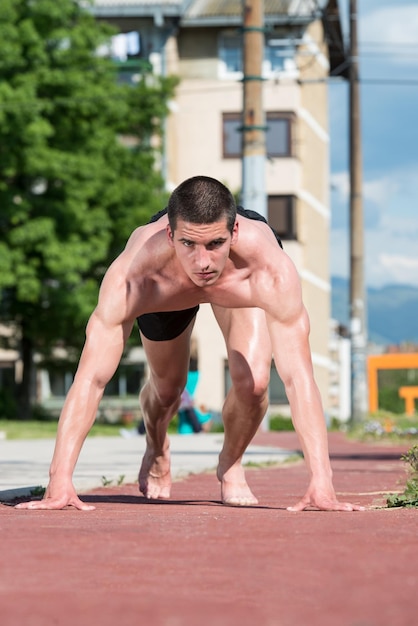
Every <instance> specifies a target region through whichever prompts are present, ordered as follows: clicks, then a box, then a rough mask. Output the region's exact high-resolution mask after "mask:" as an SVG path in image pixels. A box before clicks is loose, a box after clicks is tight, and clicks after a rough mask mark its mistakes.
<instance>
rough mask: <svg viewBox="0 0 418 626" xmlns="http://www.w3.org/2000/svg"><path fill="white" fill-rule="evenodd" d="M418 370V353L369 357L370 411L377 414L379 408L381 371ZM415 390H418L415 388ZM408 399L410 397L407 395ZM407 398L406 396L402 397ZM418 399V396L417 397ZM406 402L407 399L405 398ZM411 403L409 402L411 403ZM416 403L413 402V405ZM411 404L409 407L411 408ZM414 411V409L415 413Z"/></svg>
mask: <svg viewBox="0 0 418 626" xmlns="http://www.w3.org/2000/svg"><path fill="white" fill-rule="evenodd" d="M407 369H418V352H411V353H407V354H405V353H404V354H399V353H397V354H378V355H373V356H369V357H368V359H367V370H368V382H369V411H370V413H375V412H376V411H377V409H378V408H379V407H378V384H377V373H378V371H379V370H407ZM401 389H414V387H401ZM415 389H418V388H416V387H415ZM407 395H408V397H409V396H410V394H409V393H407ZM401 397H405V396H401ZM415 397H417V396H415ZM405 401H406V398H405ZM410 402H411V401H409V403H410ZM413 402H414V401H413V400H412V403H413ZM410 406H411V405H410V404H409V405H407V407H406V408H407V411H408V408H410ZM413 410H414V409H412V411H413Z"/></svg>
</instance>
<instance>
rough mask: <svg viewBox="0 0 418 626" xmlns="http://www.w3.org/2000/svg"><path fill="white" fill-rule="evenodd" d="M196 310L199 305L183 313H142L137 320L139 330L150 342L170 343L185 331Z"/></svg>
mask: <svg viewBox="0 0 418 626" xmlns="http://www.w3.org/2000/svg"><path fill="white" fill-rule="evenodd" d="M198 310H199V305H197V306H194V307H193V308H191V309H184V310H183V311H160V312H159V313H144V315H140V316H139V317H138V318H137V321H138V326H139V330H140V331H141V333H142V334H143V335H144V336H145V337H146V338H147V339H150V340H151V341H170V339H175V338H176V337H178V336H179V335H181V333H182V332H183V331H184V330H186V328H187V326H188V325H189V324H190V322H191V321H192V319H193V318H194V317H195V316H196V314H197V312H198Z"/></svg>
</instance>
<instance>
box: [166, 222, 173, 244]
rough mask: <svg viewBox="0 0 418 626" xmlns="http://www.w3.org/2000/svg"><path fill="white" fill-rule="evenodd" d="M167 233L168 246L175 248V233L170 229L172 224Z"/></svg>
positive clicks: (167, 227) (167, 228)
mask: <svg viewBox="0 0 418 626" xmlns="http://www.w3.org/2000/svg"><path fill="white" fill-rule="evenodd" d="M166 233H167V240H168V245H169V246H171V247H172V248H174V241H173V238H174V233H173V231H172V230H171V228H170V224H167V226H166Z"/></svg>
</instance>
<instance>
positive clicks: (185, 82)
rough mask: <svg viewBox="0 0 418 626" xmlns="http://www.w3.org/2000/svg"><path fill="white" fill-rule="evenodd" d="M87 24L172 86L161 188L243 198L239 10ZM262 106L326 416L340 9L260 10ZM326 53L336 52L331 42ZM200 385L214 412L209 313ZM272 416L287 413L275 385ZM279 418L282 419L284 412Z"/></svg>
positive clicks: (198, 1)
mask: <svg viewBox="0 0 418 626" xmlns="http://www.w3.org/2000/svg"><path fill="white" fill-rule="evenodd" d="M93 11H94V14H95V16H96V17H97V19H103V20H106V21H109V22H111V23H113V24H115V25H117V26H118V27H119V29H120V31H121V33H123V34H124V35H125V36H123V35H122V36H118V38H116V40H115V42H114V43H115V45H114V50H113V55H114V56H115V57H116V58H118V60H119V61H122V62H123V63H126V67H127V68H129V67H131V66H132V68H133V69H132V70H131V72H132V78H133V79H134V78H135V77H134V74H135V60H140V59H142V60H148V61H150V62H151V64H152V65H153V69H154V71H155V72H160V73H163V74H175V75H177V76H179V77H180V84H179V86H178V88H177V92H176V97H175V100H174V101H173V102H172V103H171V105H170V111H171V114H170V116H169V118H168V119H167V123H166V133H165V139H164V142H165V145H164V157H163V162H162V165H161V167H162V169H163V173H164V176H165V179H166V182H167V188H168V189H170V190H171V189H173V188H174V187H175V186H176V185H178V184H179V183H180V182H181V181H182V180H184V179H185V178H188V177H190V176H194V175H196V174H205V175H209V176H213V177H215V178H218V179H220V180H221V181H222V182H224V183H225V184H226V185H227V186H228V187H229V188H230V189H231V190H232V191H233V192H234V193H236V194H239V192H240V189H241V178H242V161H241V133H240V131H239V127H240V125H241V112H242V107H243V83H242V76H243V73H242V31H241V27H242V2H240V1H239V0H228V1H222V0H189V1H183V2H181V1H175V0H171V1H168V2H156V1H154V0H149V1H148V2H147V1H143V2H139V1H136V0H95V5H94V9H93ZM264 16H265V50H264V62H263V78H264V82H263V107H264V111H265V115H266V124H267V131H266V147H267V159H266V164H265V186H266V193H267V196H268V202H267V205H268V218H269V221H270V223H271V225H272V226H274V227H275V228H276V229H277V230H278V231H279V232H280V234H281V236H282V239H283V243H284V248H285V250H286V252H287V253H288V254H289V255H290V256H291V258H292V259H293V260H294V262H295V264H296V266H297V269H298V271H299V273H300V276H301V280H302V285H303V293H304V301H305V305H306V307H307V309H308V312H309V314H310V318H311V325H312V331H311V348H312V354H313V362H314V367H315V374H316V379H317V382H318V384H319V387H320V390H321V393H322V397H323V400H324V405H325V409H326V410H328V408H329V390H330V369H331V361H330V355H329V319H330V280H329V227H330V206H329V187H330V181H329V135H328V102H327V83H326V79H327V76H328V75H329V74H330V72H331V71H332V69H333V68H335V67H337V66H338V65H340V64H341V63H342V62H343V58H342V55H341V53H339V52H338V50H341V49H342V47H341V31H340V23H339V15H338V5H337V2H336V0H331V1H329V2H327V1H322V2H321V1H317V2H313V1H311V0H297V1H296V0H277V1H274V0H266V1H265V3H264ZM330 41H331V42H332V46H330V45H329V42H330ZM195 336H196V339H197V342H198V346H199V368H200V371H201V379H200V382H199V385H198V389H197V399H198V401H199V402H201V403H203V404H205V405H206V406H208V407H210V408H212V409H215V410H219V409H220V408H221V406H222V403H223V400H224V398H225V395H226V392H227V388H228V367H227V361H226V352H225V346H224V342H223V339H222V337H221V334H220V331H219V329H218V327H217V325H216V322H215V320H214V318H213V315H212V312H211V309H210V307H209V306H203V307H201V311H200V313H199V315H198V319H197V322H196V326H195ZM270 391H271V393H270V397H271V404H272V410H277V405H283V404H286V399H285V398H284V397H283V389H282V386H281V384H280V381H279V380H278V378H277V375H276V374H275V373H273V375H272V385H271V390H270ZM280 409H281V410H282V411H283V410H286V409H285V408H284V407H283V406H281V407H280Z"/></svg>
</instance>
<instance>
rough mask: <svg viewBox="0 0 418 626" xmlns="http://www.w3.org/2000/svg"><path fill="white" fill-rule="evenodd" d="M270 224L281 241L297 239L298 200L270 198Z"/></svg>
mask: <svg viewBox="0 0 418 626" xmlns="http://www.w3.org/2000/svg"><path fill="white" fill-rule="evenodd" d="M267 207H268V223H269V224H270V226H271V227H272V228H274V230H276V231H277V232H278V234H279V236H280V238H281V239H284V240H285V239H287V240H289V239H297V231H296V198H295V197H294V196H269V197H268V200H267Z"/></svg>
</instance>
